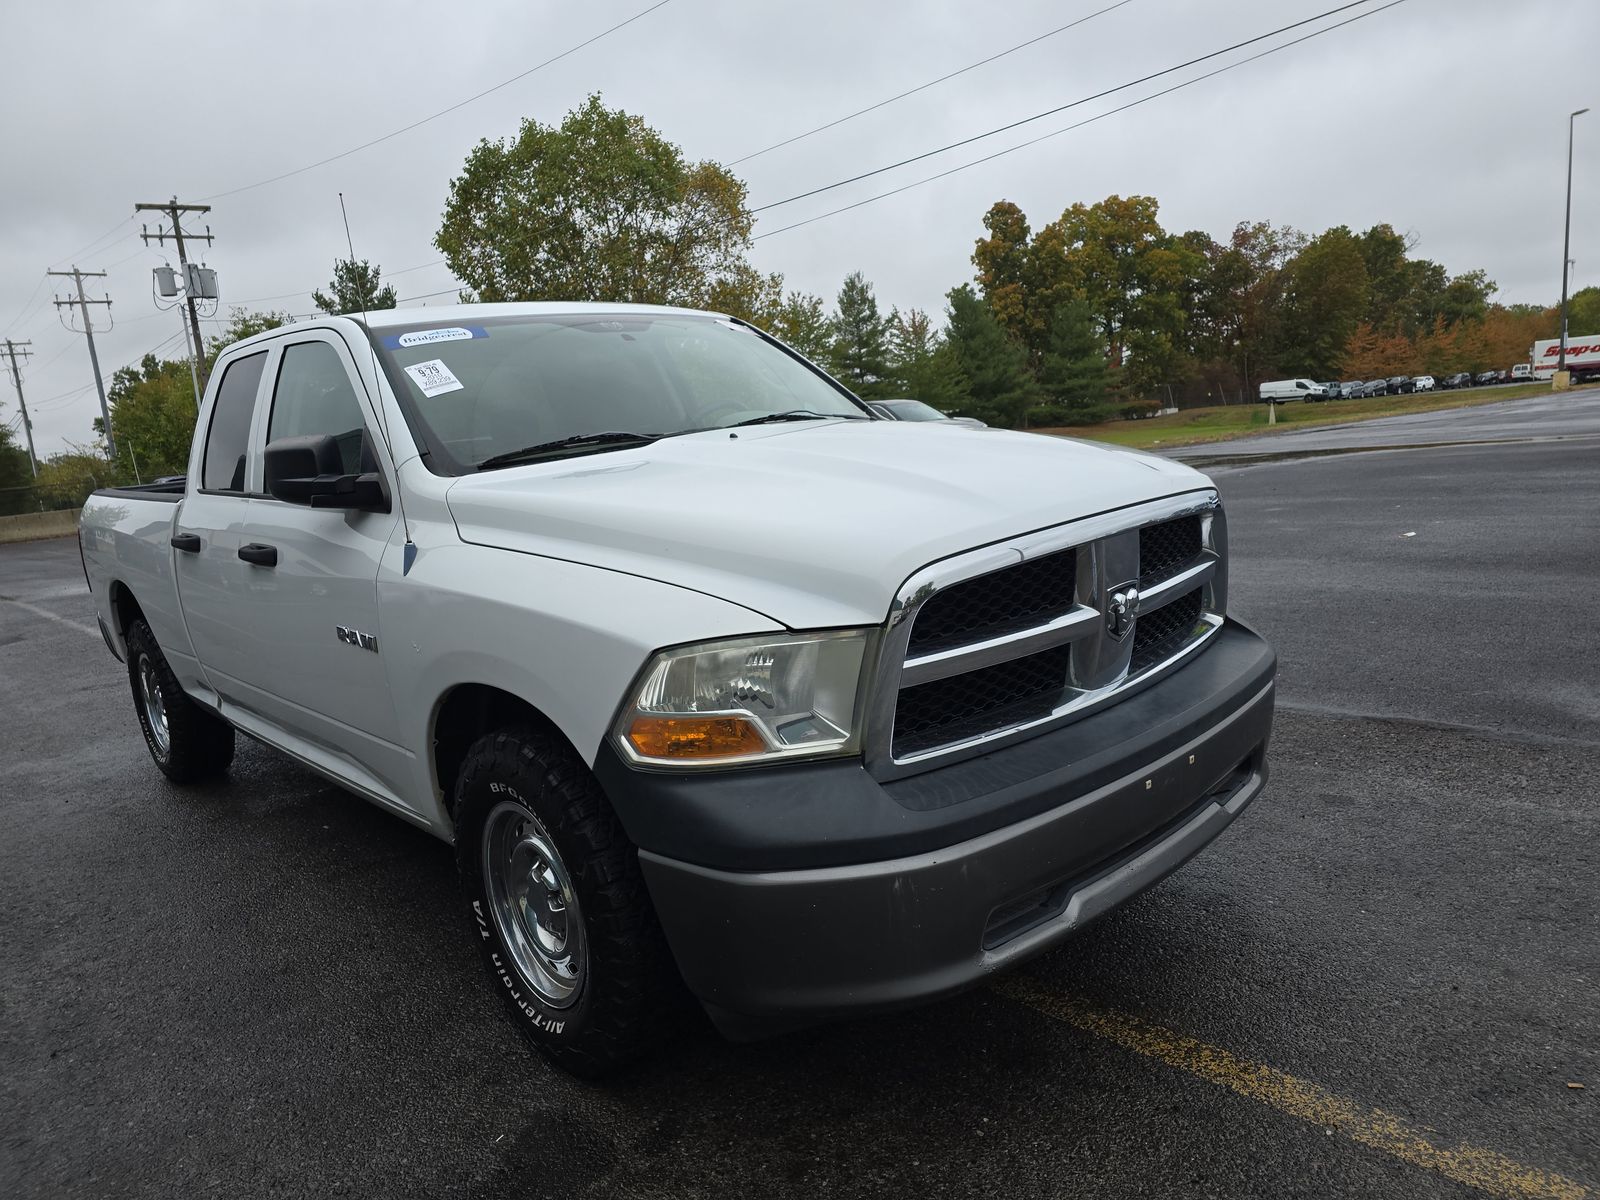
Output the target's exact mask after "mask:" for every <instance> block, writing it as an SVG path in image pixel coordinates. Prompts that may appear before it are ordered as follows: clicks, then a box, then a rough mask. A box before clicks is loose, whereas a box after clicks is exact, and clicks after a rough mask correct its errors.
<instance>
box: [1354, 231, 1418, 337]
mask: <svg viewBox="0 0 1600 1200" xmlns="http://www.w3.org/2000/svg"><path fill="white" fill-rule="evenodd" d="M1356 244H1357V246H1358V247H1359V248H1360V250H1361V259H1362V262H1363V263H1364V264H1365V265H1366V268H1367V287H1368V291H1367V312H1366V321H1367V324H1369V325H1371V326H1373V327H1374V328H1376V329H1379V330H1383V331H1388V330H1392V329H1396V328H1400V327H1402V326H1403V325H1404V324H1405V322H1406V318H1407V316H1408V314H1407V312H1406V301H1407V297H1408V296H1409V295H1410V293H1411V289H1412V283H1413V279H1412V277H1411V275H1410V274H1409V273H1408V271H1407V269H1406V256H1407V255H1408V254H1409V253H1410V252H1411V242H1410V241H1409V240H1408V239H1407V238H1405V237H1404V236H1403V235H1401V234H1399V233H1396V232H1395V229H1394V226H1393V225H1389V224H1387V223H1385V224H1381V225H1374V226H1373V227H1372V228H1371V229H1368V230H1367V231H1366V232H1365V233H1363V234H1361V235H1360V237H1358V238H1357V239H1356Z"/></svg>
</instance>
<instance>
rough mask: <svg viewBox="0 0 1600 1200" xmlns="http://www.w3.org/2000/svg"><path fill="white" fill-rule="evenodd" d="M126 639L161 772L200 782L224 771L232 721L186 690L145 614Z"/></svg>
mask: <svg viewBox="0 0 1600 1200" xmlns="http://www.w3.org/2000/svg"><path fill="white" fill-rule="evenodd" d="M127 644H128V682H129V684H130V685H131V686H132V688H133V707H134V711H135V712H137V713H138V714H139V728H140V730H141V731H142V732H143V733H144V744H145V746H146V747H148V748H149V750H150V757H151V758H153V759H154V760H155V764H156V766H157V767H159V768H161V773H162V774H163V775H165V776H166V777H167V778H168V779H170V780H172V782H173V783H199V782H200V781H202V780H205V779H211V778H213V777H215V776H217V775H220V774H222V773H223V772H224V771H226V770H227V769H228V764H229V763H231V762H233V726H232V725H229V724H228V723H227V722H226V721H224V720H223V719H222V718H221V717H219V716H217V715H216V714H215V713H212V712H208V711H207V710H206V709H204V708H202V707H201V706H200V705H198V704H196V703H195V702H194V701H193V700H191V699H190V698H189V696H188V695H187V694H186V693H185V692H184V690H183V687H182V686H181V685H180V684H179V683H178V677H177V676H176V675H174V674H173V673H172V668H171V667H170V666H168V665H167V659H166V655H164V654H162V653H161V647H160V646H159V645H158V644H157V643H156V637H155V634H154V633H152V632H151V631H150V626H149V625H148V624H146V623H145V620H144V618H143V617H139V618H137V619H136V620H134V621H133V623H132V624H130V625H129V626H128V633H127Z"/></svg>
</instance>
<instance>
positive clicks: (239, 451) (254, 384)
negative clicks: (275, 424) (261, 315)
mask: <svg viewBox="0 0 1600 1200" xmlns="http://www.w3.org/2000/svg"><path fill="white" fill-rule="evenodd" d="M266 365H267V353H266V351H265V350H263V351H262V352H261V353H260V354H252V355H250V356H249V357H248V358H236V359H234V360H233V361H232V362H231V363H229V364H228V370H227V372H226V374H224V375H223V377H222V383H221V384H220V385H219V386H218V388H217V402H216V404H215V405H214V406H213V407H212V410H211V428H210V429H208V430H207V431H206V452H205V457H204V458H203V459H202V460H201V469H200V486H201V487H202V488H204V489H205V490H206V491H208V492H242V491H244V463H245V452H246V451H247V450H248V449H249V442H250V418H251V416H252V415H253V414H254V413H255V409H256V390H257V389H258V388H259V387H260V386H261V371H262V369H263V368H264V367H265V366H266Z"/></svg>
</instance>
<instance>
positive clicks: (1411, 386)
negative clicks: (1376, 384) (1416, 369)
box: [1388, 375, 1416, 396]
mask: <svg viewBox="0 0 1600 1200" xmlns="http://www.w3.org/2000/svg"><path fill="white" fill-rule="evenodd" d="M1388 384H1389V394H1390V395H1391V396H1398V395H1400V394H1401V393H1402V392H1411V391H1415V390H1416V384H1415V382H1413V380H1412V378H1411V376H1409V375H1391V376H1389V379H1388Z"/></svg>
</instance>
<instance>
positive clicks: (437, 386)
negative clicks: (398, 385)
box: [406, 358, 467, 396]
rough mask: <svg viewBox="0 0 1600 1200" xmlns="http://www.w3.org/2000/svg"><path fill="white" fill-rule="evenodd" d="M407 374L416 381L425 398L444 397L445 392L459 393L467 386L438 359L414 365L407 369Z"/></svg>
mask: <svg viewBox="0 0 1600 1200" xmlns="http://www.w3.org/2000/svg"><path fill="white" fill-rule="evenodd" d="M406 374H407V375H409V376H411V378H412V379H413V380H415V381H416V385H417V387H419V388H421V389H422V394H423V395H424V396H442V395H443V394H444V393H445V392H459V391H461V390H462V389H463V388H465V387H466V386H467V385H466V384H464V383H462V382H461V380H459V379H457V378H456V377H455V376H454V375H453V374H452V373H451V371H450V368H449V367H447V366H445V365H444V363H443V361H441V360H440V359H437V358H430V359H429V360H428V361H427V362H419V363H414V364H413V365H411V366H409V367H407V368H406Z"/></svg>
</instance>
